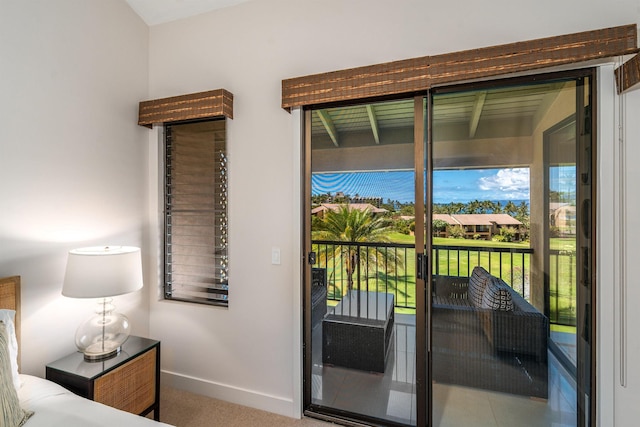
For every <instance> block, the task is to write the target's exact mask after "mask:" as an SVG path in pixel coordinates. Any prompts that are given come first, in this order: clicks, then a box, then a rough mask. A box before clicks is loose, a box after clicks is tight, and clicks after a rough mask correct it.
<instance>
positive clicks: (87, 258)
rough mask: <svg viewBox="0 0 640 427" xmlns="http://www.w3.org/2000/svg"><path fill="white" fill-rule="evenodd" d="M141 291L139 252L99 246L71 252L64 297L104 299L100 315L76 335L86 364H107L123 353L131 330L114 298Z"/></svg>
mask: <svg viewBox="0 0 640 427" xmlns="http://www.w3.org/2000/svg"><path fill="white" fill-rule="evenodd" d="M141 288H142V258H141V255H140V249H139V248H136V247H131V246H99V247H88V248H79V249H73V250H71V251H69V257H68V259H67V269H66V273H65V276H64V283H63V285H62V295H64V296H67V297H71V298H100V300H99V301H98V306H97V308H96V314H95V315H94V316H93V317H91V318H90V319H88V320H87V321H86V322H84V323H82V324H81V325H80V326H79V327H78V329H77V331H76V339H75V341H76V346H77V347H78V350H80V351H81V352H82V353H84V358H85V360H104V359H108V358H110V357H113V356H115V355H116V354H118V353H119V352H120V349H121V348H122V344H124V342H125V341H126V340H127V338H128V337H129V331H130V330H131V327H130V324H129V319H127V317H126V316H125V315H123V314H119V313H114V310H115V306H114V305H113V303H112V301H113V300H112V298H111V297H114V296H117V295H122V294H126V293H129V292H134V291H137V290H138V289H141Z"/></svg>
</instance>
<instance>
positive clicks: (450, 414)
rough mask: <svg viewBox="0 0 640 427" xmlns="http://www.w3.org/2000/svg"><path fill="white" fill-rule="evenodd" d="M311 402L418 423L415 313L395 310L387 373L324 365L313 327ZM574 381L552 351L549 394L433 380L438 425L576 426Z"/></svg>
mask: <svg viewBox="0 0 640 427" xmlns="http://www.w3.org/2000/svg"><path fill="white" fill-rule="evenodd" d="M312 348H313V350H314V351H313V370H312V396H313V403H314V404H317V405H322V406H325V407H329V408H333V409H339V410H344V411H348V412H352V413H358V414H366V415H367V416H369V417H374V418H379V419H381V420H386V421H392V422H396V423H401V424H408V425H415V424H416V420H415V413H416V397H415V316H412V315H402V314H396V321H395V326H394V344H393V347H392V348H391V350H390V351H391V354H390V355H389V360H388V362H387V369H386V370H385V373H384V374H378V373H369V372H362V371H358V370H353V369H346V368H341V367H337V366H322V356H321V350H322V330H321V326H320V325H319V326H318V327H316V328H315V329H314V332H313V341H312ZM575 390H576V386H575V382H574V381H573V379H572V378H571V376H570V375H569V374H568V373H567V372H566V371H565V370H564V368H562V366H561V365H560V363H558V362H557V360H556V359H555V358H554V357H553V356H552V355H550V356H549V399H548V400H542V399H533V398H528V397H523V396H514V395H510V394H505V393H498V392H491V391H486V390H481V389H475V388H470V387H463V386H454V385H447V384H434V385H433V421H434V423H433V424H434V426H439V427H446V426H455V427H460V426H474V427H483V426H487V427H489V426H491V427H493V426H499V427H502V426H505V427H506V426H509V427H518V426H522V427H525V426H527V427H529V426H532V427H537V426H540V427H542V426H547V427H551V426H553V427H564V426H567V427H569V426H575V425H576V423H577V418H576V397H575V396H576V391H575Z"/></svg>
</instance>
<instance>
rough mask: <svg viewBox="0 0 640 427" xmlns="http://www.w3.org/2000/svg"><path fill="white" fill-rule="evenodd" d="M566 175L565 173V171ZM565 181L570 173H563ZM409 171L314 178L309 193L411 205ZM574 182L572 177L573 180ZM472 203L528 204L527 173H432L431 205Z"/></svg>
mask: <svg viewBox="0 0 640 427" xmlns="http://www.w3.org/2000/svg"><path fill="white" fill-rule="evenodd" d="M565 172H566V171H565ZM563 175H564V176H565V177H567V176H570V175H571V173H564V174H563ZM413 176H414V175H413V172H412V171H388V172H351V173H327V174H314V175H313V176H312V178H311V184H312V193H313V194H314V195H316V194H326V193H328V192H330V193H332V194H335V193H336V192H338V191H342V192H343V193H345V194H348V195H350V196H355V195H356V194H357V195H359V196H361V197H382V198H383V200H384V201H385V202H386V201H387V199H391V200H398V201H399V202H412V201H413V199H414V188H413V186H414V183H413V179H414V178H413ZM573 179H574V180H575V174H574V178H573ZM472 200H514V201H516V200H518V201H520V200H527V201H528V200H529V169H528V168H509V169H465V170H446V171H434V172H433V201H434V203H450V202H461V203H465V202H469V201H472Z"/></svg>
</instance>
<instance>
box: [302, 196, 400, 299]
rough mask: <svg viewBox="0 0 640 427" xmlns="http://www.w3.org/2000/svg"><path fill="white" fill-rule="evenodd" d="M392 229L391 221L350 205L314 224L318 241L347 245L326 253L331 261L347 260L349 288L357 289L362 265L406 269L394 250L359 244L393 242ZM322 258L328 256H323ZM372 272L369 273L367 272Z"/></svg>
mask: <svg viewBox="0 0 640 427" xmlns="http://www.w3.org/2000/svg"><path fill="white" fill-rule="evenodd" d="M391 230H392V228H391V226H390V224H389V222H388V220H387V219H385V218H383V217H375V216H373V215H372V214H371V212H370V209H368V208H367V209H364V210H360V209H352V208H351V207H350V206H349V205H348V204H344V205H340V206H339V207H338V208H337V209H336V210H335V211H334V210H329V211H326V212H325V214H324V216H323V217H322V218H318V219H317V220H314V221H313V225H312V236H313V239H315V240H329V241H332V242H344V243H345V244H336V245H335V246H334V247H335V250H334V251H333V252H329V253H328V254H326V256H327V257H328V258H334V259H336V258H341V259H343V260H345V271H346V274H347V284H348V289H349V290H351V289H353V274H354V272H355V269H356V267H357V266H358V262H359V263H360V266H361V267H364V268H367V266H368V267H373V266H378V267H381V268H386V270H387V271H393V270H394V269H395V266H396V265H397V266H398V267H403V260H402V259H401V257H400V256H399V255H398V254H396V253H395V252H394V251H389V250H387V248H385V247H379V246H374V247H360V250H359V252H358V250H357V247H358V246H356V245H354V244H355V243H364V242H389V241H390V239H389V237H388V235H389V233H390V232H391ZM321 256H325V253H322V254H321ZM367 273H368V272H367Z"/></svg>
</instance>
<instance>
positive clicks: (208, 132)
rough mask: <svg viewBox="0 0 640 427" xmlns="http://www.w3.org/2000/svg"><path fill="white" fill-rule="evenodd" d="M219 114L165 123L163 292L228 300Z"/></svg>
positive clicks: (223, 132) (224, 157) (223, 146)
mask: <svg viewBox="0 0 640 427" xmlns="http://www.w3.org/2000/svg"><path fill="white" fill-rule="evenodd" d="M225 125H226V121H225V119H224V118H220V119H215V120H206V121H197V122H189V123H170V124H165V266H164V269H165V271H164V276H165V288H164V289H165V298H167V299H173V300H182V301H191V302H198V303H205V304H215V305H227V304H228V288H229V282H228V255H227V235H228V221H227V176H228V165H227V154H226V126H225Z"/></svg>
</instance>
